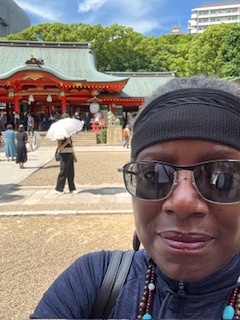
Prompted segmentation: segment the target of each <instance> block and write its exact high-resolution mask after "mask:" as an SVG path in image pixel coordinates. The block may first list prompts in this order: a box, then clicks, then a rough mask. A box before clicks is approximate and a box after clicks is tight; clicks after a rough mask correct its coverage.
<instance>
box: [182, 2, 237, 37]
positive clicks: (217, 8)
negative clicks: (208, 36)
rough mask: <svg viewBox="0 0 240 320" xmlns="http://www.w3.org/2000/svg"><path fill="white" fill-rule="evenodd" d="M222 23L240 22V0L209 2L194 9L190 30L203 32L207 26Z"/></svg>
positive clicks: (190, 31) (189, 24)
mask: <svg viewBox="0 0 240 320" xmlns="http://www.w3.org/2000/svg"><path fill="white" fill-rule="evenodd" d="M220 23H240V0H239V1H222V2H208V3H203V4H202V5H200V7H199V8H196V9H192V14H191V20H189V21H188V32H189V33H192V34H197V33H203V31H205V30H206V29H207V27H209V26H211V25H216V24H220Z"/></svg>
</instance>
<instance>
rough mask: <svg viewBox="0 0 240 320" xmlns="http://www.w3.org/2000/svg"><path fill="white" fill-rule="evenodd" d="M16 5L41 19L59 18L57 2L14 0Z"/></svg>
mask: <svg viewBox="0 0 240 320" xmlns="http://www.w3.org/2000/svg"><path fill="white" fill-rule="evenodd" d="M15 2H16V3H17V5H19V7H21V8H22V9H23V10H24V11H26V13H28V14H31V15H34V16H38V17H40V18H41V19H45V20H48V21H57V20H59V19H60V18H61V16H62V14H61V12H60V10H59V9H58V8H59V2H58V3H56V1H48V2H47V3H45V2H43V1H42V0H32V1H28V0H15Z"/></svg>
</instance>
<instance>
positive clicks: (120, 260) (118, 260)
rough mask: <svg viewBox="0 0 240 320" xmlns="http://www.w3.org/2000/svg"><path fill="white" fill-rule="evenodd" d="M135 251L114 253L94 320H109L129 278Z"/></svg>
mask: <svg viewBox="0 0 240 320" xmlns="http://www.w3.org/2000/svg"><path fill="white" fill-rule="evenodd" d="M134 253H135V251H133V250H129V251H125V252H123V251H114V252H113V255H112V257H111V260H110V263H109V266H108V269H107V272H106V274H105V276H104V279H103V282H102V285H101V288H100V291H99V294H98V296H97V299H96V301H95V304H94V307H93V311H92V318H97V319H103V318H105V319H106V318H107V317H108V315H109V313H110V312H111V310H112V309H113V307H114V305H115V303H116V300H117V297H118V294H119V292H120V290H121V288H122V287H123V285H124V283H125V280H126V278H127V275H128V272H129V269H130V266H131V263H132V260H133V256H134Z"/></svg>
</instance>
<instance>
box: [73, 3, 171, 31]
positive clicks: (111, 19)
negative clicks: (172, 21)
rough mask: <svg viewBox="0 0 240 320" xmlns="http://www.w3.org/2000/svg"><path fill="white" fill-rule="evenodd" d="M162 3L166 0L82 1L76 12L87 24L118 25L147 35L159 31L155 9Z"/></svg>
mask: <svg viewBox="0 0 240 320" xmlns="http://www.w3.org/2000/svg"><path fill="white" fill-rule="evenodd" d="M162 3H166V0H117V1H116V0H115V1H114V0H83V1H79V2H78V12H79V13H80V16H79V18H80V20H81V21H82V22H85V23H88V24H97V23H101V24H102V25H103V26H104V27H105V26H109V25H112V24H119V25H123V26H128V27H132V28H133V29H134V30H135V31H138V32H141V33H143V34H147V33H149V32H151V31H152V30H154V29H156V30H160V27H161V26H160V23H159V19H158V15H156V8H159V7H160V6H161V4H162ZM159 16H160V15H159Z"/></svg>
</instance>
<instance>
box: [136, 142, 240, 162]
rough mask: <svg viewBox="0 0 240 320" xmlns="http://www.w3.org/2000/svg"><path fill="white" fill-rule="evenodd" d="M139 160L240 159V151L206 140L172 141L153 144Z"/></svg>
mask: <svg viewBox="0 0 240 320" xmlns="http://www.w3.org/2000/svg"><path fill="white" fill-rule="evenodd" d="M137 158H138V159H139V160H144V159H146V160H148V159H149V160H162V161H166V162H168V161H171V162H173V161H174V160H175V161H176V162H178V161H179V160H181V161H182V162H186V163H188V162H189V160H190V159H192V160H193V161H194V162H195V161H197V162H202V161H208V160H217V159H240V151H239V150H237V149H234V148H232V147H229V146H227V145H223V144H219V143H216V142H212V141H206V140H171V141H165V142H160V143H157V144H153V145H152V146H149V147H147V148H145V149H143V150H142V151H141V152H140V153H139V155H138V157H137Z"/></svg>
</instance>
